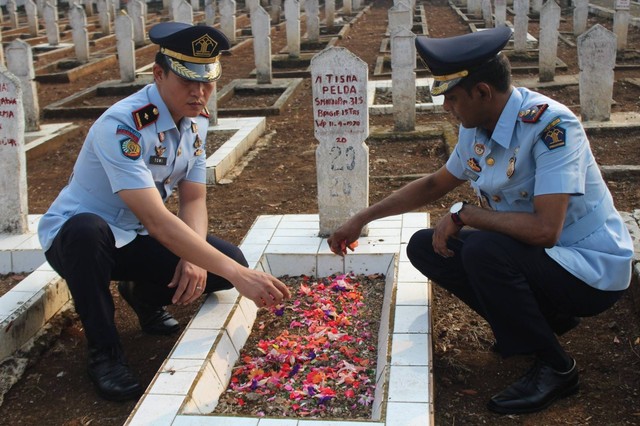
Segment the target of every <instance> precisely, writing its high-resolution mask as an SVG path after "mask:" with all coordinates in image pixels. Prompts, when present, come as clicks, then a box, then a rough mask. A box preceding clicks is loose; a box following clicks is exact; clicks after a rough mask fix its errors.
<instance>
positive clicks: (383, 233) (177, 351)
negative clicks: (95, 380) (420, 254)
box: [125, 213, 433, 426]
mask: <svg viewBox="0 0 640 426" xmlns="http://www.w3.org/2000/svg"><path fill="white" fill-rule="evenodd" d="M428 220H429V218H428V214H426V213H408V214H404V215H401V216H393V217H389V218H385V219H381V220H378V221H374V222H372V223H371V224H370V225H369V227H370V235H369V236H368V237H361V238H360V239H359V246H358V248H357V249H356V251H355V252H354V253H353V254H349V255H348V256H346V257H345V258H342V257H339V256H336V255H334V254H333V253H331V251H330V250H329V247H328V244H327V242H326V239H323V238H320V237H316V236H314V235H317V233H318V230H319V226H320V224H319V217H318V215H315V214H308V215H274V216H260V217H258V219H257V220H256V222H255V223H254V224H253V226H252V227H251V229H250V230H249V232H248V234H247V235H246V237H245V239H244V240H243V242H242V244H241V245H240V247H241V249H242V250H243V251H244V253H245V255H246V257H247V260H248V261H249V264H250V265H249V266H250V267H253V268H256V269H260V270H264V271H267V272H269V273H271V274H273V275H275V276H280V275H285V274H288V275H300V274H307V275H313V276H318V277H320V276H327V275H331V274H333V273H343V272H350V271H353V272H355V273H366V274H371V273H375V272H380V273H384V274H385V276H386V278H387V287H386V290H385V293H386V296H385V298H386V302H385V304H386V308H388V310H386V309H385V312H387V313H386V314H383V320H382V321H381V324H383V326H381V330H380V335H379V345H378V350H379V357H378V365H377V377H378V389H379V390H378V392H379V393H378V395H377V397H376V400H374V403H373V416H372V418H371V419H370V420H368V421H366V420H365V421H358V422H354V421H348V420H343V419H334V420H324V419H305V420H302V419H293V418H292V419H270V418H268V417H238V416H220V415H216V414H212V412H213V410H214V408H215V406H216V404H217V401H218V398H219V395H220V393H221V392H223V391H224V388H225V387H226V383H227V382H228V380H229V378H230V376H231V372H230V369H231V368H232V367H233V366H234V363H235V361H236V360H237V358H238V353H239V351H240V349H241V347H242V345H243V344H244V342H245V341H246V339H247V337H248V335H249V332H250V330H251V327H252V324H253V321H254V320H255V317H256V313H257V308H256V306H255V305H254V304H253V302H250V301H249V300H248V299H246V298H244V297H242V296H239V294H238V293H237V291H236V290H235V289H231V290H227V291H223V292H218V293H213V294H211V295H210V296H209V297H208V298H207V300H206V302H205V303H204V305H203V306H202V308H201V309H200V311H199V312H198V314H197V315H196V316H195V317H194V318H193V319H192V321H191V322H190V324H189V325H188V326H187V328H186V329H185V331H184V332H183V334H182V336H181V337H180V339H179V340H178V343H177V344H176V346H175V347H174V348H173V350H172V352H171V353H170V355H169V357H168V358H167V359H166V360H165V362H164V364H163V365H162V367H161V368H160V370H159V371H158V373H157V374H156V376H155V378H154V379H153V381H152V382H151V384H150V385H149V387H148V388H147V390H146V391H145V394H144V396H143V397H142V398H141V399H140V401H139V402H138V404H137V405H136V407H135V408H134V411H133V412H132V413H131V415H130V417H129V418H128V419H127V422H126V423H125V424H126V425H141V424H166V425H170V424H173V425H177V424H184V425H186V424H201V425H207V424H211V425H214V424H215V425H225V424H230V425H231V424H233V425H251V426H259V425H265V426H266V425H269V424H278V425H282V426H284V425H289V424H291V425H292V426H293V425H297V424H300V425H302V424H309V425H311V424H313V425H314V426H354V425H360V426H365V425H366V426H373V425H376V426H383V425H384V426H399V425H410V424H415V425H418V424H419V425H422V426H428V425H430V424H433V391H432V389H433V379H432V376H431V363H432V361H431V360H432V353H431V350H430V348H431V344H430V343H429V342H430V341H431V335H430V332H429V328H430V309H429V307H430V295H431V290H430V284H429V283H428V282H427V280H426V279H425V278H424V277H421V276H420V274H419V273H417V272H416V271H415V268H413V266H412V265H411V263H410V262H409V261H408V258H407V256H406V252H405V249H406V244H407V243H408V237H406V238H389V237H388V235H390V234H391V235H407V236H408V235H411V234H412V233H413V232H415V231H416V230H418V229H420V228H423V227H425V226H428ZM310 229H311V230H315V231H314V233H313V234H311V235H306V234H305V235H304V236H301V235H302V234H301V232H303V231H309V230H310ZM403 231H407V232H403ZM307 233H308V232H307ZM265 236H267V237H266V238H265ZM276 236H289V237H290V238H287V239H286V241H287V244H278V242H279V240H278V239H277V238H275V237H276ZM413 287H425V288H426V293H425V294H426V297H424V298H423V299H420V300H416V299H415V297H412V295H411V294H410V293H411V291H410V290H411V289H412V288H413ZM406 292H409V293H406ZM405 293H406V294H405ZM400 301H405V302H400ZM405 303H406V304H405ZM205 316H206V321H205V320H204V318H205ZM219 316H221V318H217V317H219ZM385 342H386V343H385ZM177 366H180V367H182V368H176V367H177ZM176 376H178V377H176ZM400 412H402V415H400ZM274 422H275V423H274Z"/></svg>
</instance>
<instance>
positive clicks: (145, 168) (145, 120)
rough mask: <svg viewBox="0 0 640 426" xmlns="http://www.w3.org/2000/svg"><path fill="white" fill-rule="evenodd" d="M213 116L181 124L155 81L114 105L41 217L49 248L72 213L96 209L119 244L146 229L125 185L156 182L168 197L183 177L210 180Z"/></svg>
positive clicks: (43, 240) (43, 242)
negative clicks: (128, 200)
mask: <svg viewBox="0 0 640 426" xmlns="http://www.w3.org/2000/svg"><path fill="white" fill-rule="evenodd" d="M208 126H209V119H208V118H207V117H205V116H198V117H193V118H189V117H185V118H183V119H182V120H181V121H180V123H179V127H177V126H176V124H175V123H174V121H173V119H172V118H171V114H170V113H169V110H168V109H167V106H166V105H165V103H164V102H163V101H162V98H161V97H160V94H159V93H158V89H157V87H156V85H155V84H150V85H147V86H146V87H144V88H143V89H141V90H140V91H139V92H137V93H135V94H133V95H131V96H129V97H127V98H125V99H123V100H122V101H120V102H118V103H116V104H115V105H113V106H111V107H110V108H109V109H108V110H107V111H105V113H104V114H103V115H102V116H101V117H100V118H99V119H98V120H96V122H95V123H94V124H93V126H91V129H90V130H89V133H88V134H87V137H86V139H85V141H84V144H83V145H82V149H81V150H80V153H79V154H78V158H77V160H76V163H75V166H74V168H73V174H72V176H71V178H70V179H69V184H68V185H67V186H65V187H64V188H63V189H62V191H61V192H60V194H59V195H58V197H57V198H56V199H55V200H54V202H53V203H52V205H51V207H49V210H48V211H47V213H45V214H44V216H43V217H42V218H41V219H40V222H39V225H38V236H39V238H40V244H41V245H42V247H43V248H44V249H45V250H48V249H49V247H51V244H52V242H53V239H54V238H55V236H56V234H57V233H58V231H59V230H60V228H61V227H62V225H63V224H64V223H65V222H66V220H67V219H69V218H70V217H72V216H74V215H77V214H79V213H86V212H89V213H95V214H97V215H99V216H100V217H102V218H103V219H104V220H105V221H106V222H107V223H108V224H109V226H110V228H111V230H112V231H113V234H114V236H115V239H116V247H122V246H124V245H126V244H128V243H129V242H131V241H132V240H133V239H134V238H135V237H136V235H138V234H143V235H144V234H147V233H148V232H147V230H146V229H145V228H144V226H143V225H142V224H141V223H140V221H139V220H138V218H136V216H135V215H134V214H133V212H132V211H131V210H130V209H129V208H128V207H127V206H126V204H125V203H124V202H123V201H122V199H121V198H120V196H119V195H118V192H119V191H121V190H123V189H142V188H157V189H158V191H159V192H160V195H161V196H162V199H163V200H164V201H166V200H167V199H168V198H169V196H171V193H172V191H173V189H174V187H175V186H176V185H177V184H178V183H179V182H180V181H182V180H183V179H186V180H188V181H192V182H197V183H203V184H204V183H206V164H205V163H206V153H205V147H204V143H205V141H206V138H207V128H208Z"/></svg>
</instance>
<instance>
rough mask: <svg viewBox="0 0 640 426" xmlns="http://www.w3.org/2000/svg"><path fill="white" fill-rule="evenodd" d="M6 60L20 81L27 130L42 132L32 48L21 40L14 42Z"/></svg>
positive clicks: (10, 69) (8, 48) (10, 70)
mask: <svg viewBox="0 0 640 426" xmlns="http://www.w3.org/2000/svg"><path fill="white" fill-rule="evenodd" d="M6 60H7V69H8V70H9V72H11V73H12V74H13V75H14V76H15V77H16V78H17V79H18V80H19V81H20V87H21V89H22V105H23V108H24V116H25V126H26V130H27V131H28V132H35V131H37V130H40V104H39V102H38V88H37V86H36V81H35V78H36V72H35V68H34V66H33V52H32V50H31V46H30V45H29V43H27V42H25V41H23V40H20V39H19V38H17V39H15V40H13V41H12V42H11V43H9V46H8V47H7V50H6Z"/></svg>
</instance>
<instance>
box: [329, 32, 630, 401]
mask: <svg viewBox="0 0 640 426" xmlns="http://www.w3.org/2000/svg"><path fill="white" fill-rule="evenodd" d="M510 36H511V30H510V29H509V28H507V27H501V28H495V29H490V30H484V31H482V32H476V33H472V34H466V35H462V36H457V37H452V38H446V39H432V38H428V37H418V38H417V39H416V47H417V50H418V53H419V54H420V56H421V58H422V59H423V60H424V62H425V63H426V65H427V66H428V67H429V69H430V70H431V72H432V73H433V75H434V80H435V83H434V86H433V89H432V93H433V94H434V95H441V94H444V97H445V100H444V108H445V109H446V110H447V111H449V112H450V113H451V114H452V115H454V117H456V118H457V119H458V120H459V121H460V123H461V126H460V130H459V138H458V144H457V145H456V147H455V149H454V151H453V153H452V154H451V156H450V158H449V159H448V161H447V163H446V165H445V166H444V167H442V168H441V169H440V170H438V171H437V172H435V173H433V174H430V175H427V176H425V177H423V178H421V179H418V180H416V181H414V182H412V183H410V184H408V185H406V186H405V187H403V188H402V189H400V190H398V191H396V192H395V193H393V194H391V195H390V196H388V197H387V198H385V199H384V200H382V201H380V202H379V203H377V204H375V205H373V206H370V207H368V208H366V209H364V210H362V211H360V212H358V213H357V214H356V215H354V216H353V217H352V218H351V219H349V221H347V222H346V223H345V224H344V225H342V226H341V227H340V228H339V229H338V230H337V231H335V233H334V234H333V235H332V236H331V237H330V238H329V244H330V245H331V249H332V251H333V252H334V253H337V254H344V250H343V249H342V248H341V247H344V245H345V243H346V244H348V243H349V242H351V241H354V240H356V239H357V238H358V236H359V235H360V232H361V229H362V227H363V226H364V225H366V224H367V223H369V222H370V221H372V220H375V219H379V218H382V217H386V216H389V215H395V214H400V213H404V212H407V211H411V210H414V209H416V208H419V207H421V206H424V205H425V204H427V203H430V202H432V201H434V200H437V199H438V198H440V197H441V196H443V195H445V194H446V193H448V192H450V191H451V190H453V189H455V188H456V187H457V186H459V185H460V184H462V183H463V182H465V181H468V182H470V184H471V186H472V187H473V188H474V190H475V191H476V193H477V195H478V205H472V204H469V203H467V202H464V201H460V202H458V203H455V204H454V205H453V206H452V207H451V209H450V214H449V215H447V216H445V217H444V218H442V219H441V220H440V221H439V222H438V224H437V225H436V227H435V228H433V229H425V230H421V231H418V232H416V233H415V234H414V235H413V236H412V238H411V240H410V242H409V244H408V246H407V254H408V256H409V259H410V260H411V262H412V264H413V265H414V266H415V267H416V268H417V269H418V270H420V271H421V272H422V273H423V274H424V275H425V276H427V277H429V278H430V279H432V280H433V281H434V282H436V283H437V284H438V285H440V286H442V287H444V288H445V289H447V290H449V291H451V292H452V293H453V294H455V295H456V296H457V297H459V298H460V299H461V300H463V301H464V302H465V303H466V304H467V305H469V306H470V307H471V308H472V309H474V310H475V311H476V312H478V313H479V314H480V315H481V316H482V317H483V318H485V319H486V320H487V322H488V323H489V324H490V326H491V328H492V330H493V333H494V335H495V337H496V344H495V350H496V351H498V352H500V353H501V354H502V355H503V356H505V357H506V356H511V355H517V354H535V363H534V365H533V367H532V368H531V369H529V371H528V372H527V373H526V374H525V375H524V376H523V377H522V378H520V379H519V380H518V381H516V382H515V383H513V384H512V385H510V386H509V387H507V388H506V389H505V390H503V391H502V392H499V393H498V394H496V395H494V396H493V397H492V398H491V399H490V400H489V403H488V408H489V409H490V410H492V411H495V412H498V413H503V414H519V413H529V412H535V411H539V410H542V409H544V408H546V407H548V406H549V405H550V404H552V403H553V402H554V401H555V400H557V399H558V398H561V397H565V396H568V395H571V394H573V393H575V392H577V391H578V387H579V381H578V372H577V367H576V362H575V360H574V359H573V358H571V357H570V356H569V355H568V354H567V353H566V352H565V351H564V349H563V348H562V347H561V345H560V343H559V342H558V339H557V337H556V336H558V335H561V334H564V333H566V332H568V331H569V330H571V329H572V328H574V327H575V326H577V325H578V323H579V317H586V316H592V315H596V314H598V313H600V312H602V311H604V310H606V309H607V308H609V307H610V306H612V305H613V304H614V303H615V302H616V301H617V300H618V299H619V298H620V296H621V295H622V294H623V292H624V290H625V289H626V288H627V287H628V286H629V283H630V280H631V260H632V256H633V244H632V241H631V238H630V236H629V233H628V231H627V229H626V227H625V225H624V222H623V220H622V218H621V217H620V215H619V213H618V212H617V211H616V209H615V207H614V205H613V200H612V197H611V194H610V192H609V190H608V188H607V187H606V184H605V182H604V180H603V179H602V176H601V174H600V171H599V169H598V166H597V164H596V162H595V159H594V157H593V155H592V153H591V149H590V147H589V141H588V139H587V136H586V134H585V132H584V129H583V128H582V126H581V124H580V122H579V121H578V119H577V118H576V117H575V115H574V114H573V113H572V112H571V111H570V110H569V109H568V108H566V107H565V106H563V105H561V104H559V103H558V102H555V101H554V100H552V99H550V98H548V97H546V96H543V95H541V94H539V93H535V92H532V91H530V90H527V89H525V88H514V87H513V86H511V68H510V65H509V62H508V60H507V59H506V57H505V56H504V55H503V54H501V53H500V51H501V50H502V48H503V47H504V46H505V45H506V43H507V42H508V40H509V38H510ZM465 226H469V227H470V228H474V229H463V228H464V227H465Z"/></svg>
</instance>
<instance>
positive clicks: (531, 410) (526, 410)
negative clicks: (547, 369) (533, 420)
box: [487, 383, 580, 414]
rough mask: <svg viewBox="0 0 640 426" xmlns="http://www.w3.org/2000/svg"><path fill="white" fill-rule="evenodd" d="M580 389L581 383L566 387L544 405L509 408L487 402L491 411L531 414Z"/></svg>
mask: <svg viewBox="0 0 640 426" xmlns="http://www.w3.org/2000/svg"><path fill="white" fill-rule="evenodd" d="M579 390H580V383H576V384H575V385H573V386H571V387H570V388H569V389H566V390H565V391H563V392H562V393H559V394H558V395H557V396H556V397H555V398H553V399H550V400H549V401H547V402H546V403H545V404H544V405H541V406H539V407H531V408H522V409H508V408H502V407H500V406H497V405H493V404H492V403H491V401H489V403H488V404H487V408H488V409H489V410H490V411H493V412H494V413H498V414H529V413H537V412H538V411H542V410H544V409H546V408H548V407H549V406H551V404H553V403H554V402H556V401H557V400H559V399H562V398H567V397H569V396H571V395H574V394H576V393H578V391H579Z"/></svg>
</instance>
